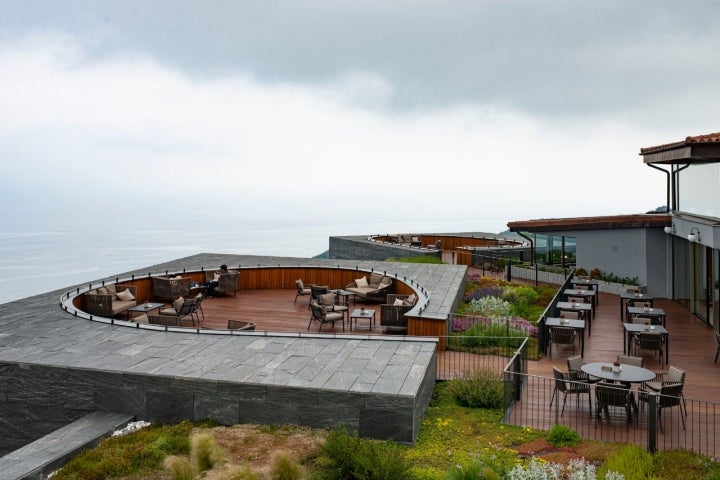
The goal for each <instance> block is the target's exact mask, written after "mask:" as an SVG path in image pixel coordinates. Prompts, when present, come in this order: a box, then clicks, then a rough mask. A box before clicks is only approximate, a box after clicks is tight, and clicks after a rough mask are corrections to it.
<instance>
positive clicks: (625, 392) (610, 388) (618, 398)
mask: <svg viewBox="0 0 720 480" xmlns="http://www.w3.org/2000/svg"><path fill="white" fill-rule="evenodd" d="M630 394H631V391H630V387H627V386H623V385H620V384H617V383H606V382H599V383H598V384H597V385H595V428H597V422H598V419H599V418H600V417H601V415H602V411H604V412H605V416H606V417H607V419H608V421H610V412H609V408H608V407H623V408H624V409H625V417H626V418H627V428H628V430H629V429H630V422H631V421H632V410H631V409H632V403H631V397H630Z"/></svg>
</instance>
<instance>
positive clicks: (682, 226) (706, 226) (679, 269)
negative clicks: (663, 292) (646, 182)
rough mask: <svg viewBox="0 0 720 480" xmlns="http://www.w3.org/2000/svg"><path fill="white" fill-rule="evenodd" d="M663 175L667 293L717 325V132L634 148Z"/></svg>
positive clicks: (719, 260) (719, 187)
mask: <svg viewBox="0 0 720 480" xmlns="http://www.w3.org/2000/svg"><path fill="white" fill-rule="evenodd" d="M640 155H641V156H642V157H643V161H644V162H645V164H647V165H648V166H649V167H651V168H654V169H656V170H659V171H661V172H663V173H664V174H665V175H666V178H667V187H666V194H667V205H668V207H669V211H670V216H671V220H672V223H671V224H670V225H669V226H667V227H666V228H665V233H667V234H668V237H669V239H670V247H669V249H668V254H667V257H666V258H667V264H668V267H669V268H668V282H669V285H670V287H671V295H670V298H673V299H675V300H677V301H679V302H681V303H683V304H684V305H686V306H687V307H688V309H689V310H690V311H691V312H692V313H693V314H694V315H695V316H697V317H698V318H699V319H700V320H702V321H703V322H705V323H706V324H708V325H710V326H712V327H713V328H714V329H715V330H717V329H718V324H719V322H718V286H719V283H718V282H719V280H720V268H719V266H720V254H719V252H718V248H720V230H719V229H720V132H719V133H710V134H707V135H698V136H694V137H687V138H685V139H684V140H681V141H678V142H674V143H666V144H663V145H657V146H654V147H646V148H642V149H641V150H640Z"/></svg>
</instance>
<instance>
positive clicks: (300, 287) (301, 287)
mask: <svg viewBox="0 0 720 480" xmlns="http://www.w3.org/2000/svg"><path fill="white" fill-rule="evenodd" d="M310 286H312V285H310ZM295 288H297V293H296V294H295V300H294V301H293V305H295V302H297V299H298V297H302V296H305V295H310V293H311V291H310V288H308V287H307V286H305V284H303V281H302V280H300V279H299V278H298V279H297V280H295ZM308 303H310V300H308Z"/></svg>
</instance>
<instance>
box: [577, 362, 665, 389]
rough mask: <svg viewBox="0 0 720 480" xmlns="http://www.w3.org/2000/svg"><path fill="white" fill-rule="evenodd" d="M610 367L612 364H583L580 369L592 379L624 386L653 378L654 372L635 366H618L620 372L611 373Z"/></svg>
mask: <svg viewBox="0 0 720 480" xmlns="http://www.w3.org/2000/svg"><path fill="white" fill-rule="evenodd" d="M612 366H613V364H612V362H591V363H586V364H584V365H583V366H582V367H580V368H581V369H582V371H583V372H585V373H587V374H588V375H592V376H593V377H600V378H602V379H604V380H612V381H614V382H620V383H625V384H630V383H641V382H647V381H650V380H652V379H653V378H655V372H653V371H652V370H648V369H647V368H644V367H636V366H635V365H626V364H624V363H623V364H621V365H620V371H619V372H614V371H612ZM603 367H605V368H603ZM608 367H610V368H608Z"/></svg>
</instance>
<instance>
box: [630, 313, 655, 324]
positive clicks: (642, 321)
mask: <svg viewBox="0 0 720 480" xmlns="http://www.w3.org/2000/svg"><path fill="white" fill-rule="evenodd" d="M632 323H638V324H641V325H652V318H649V317H643V316H641V315H635V316H633V317H632Z"/></svg>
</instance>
